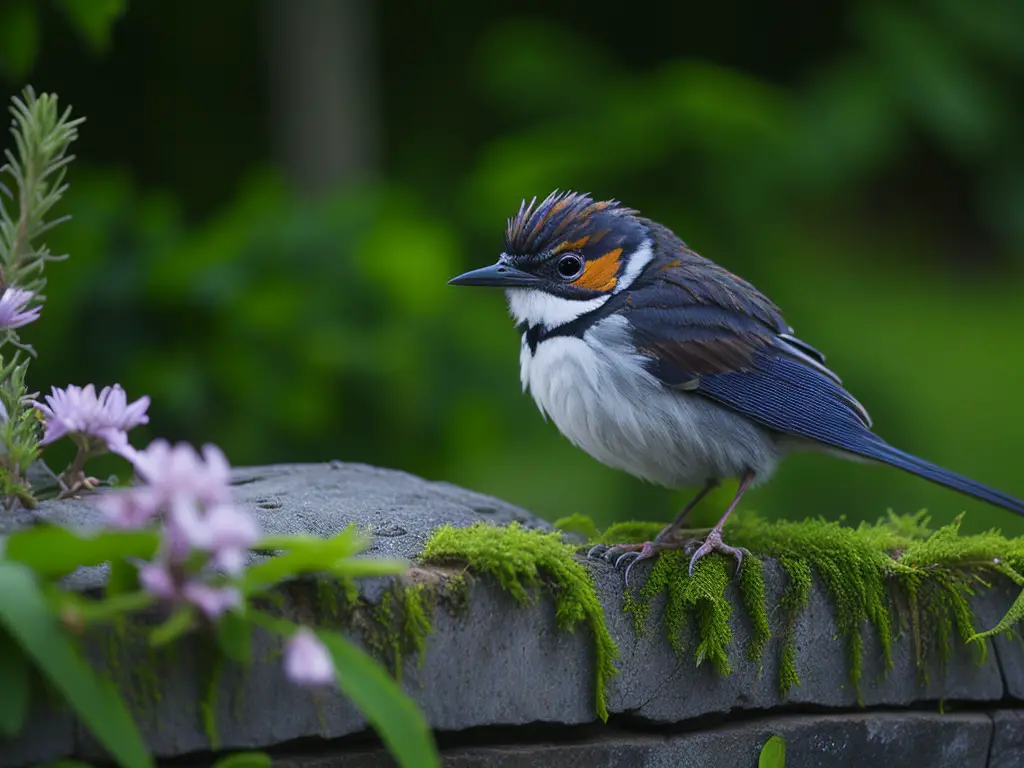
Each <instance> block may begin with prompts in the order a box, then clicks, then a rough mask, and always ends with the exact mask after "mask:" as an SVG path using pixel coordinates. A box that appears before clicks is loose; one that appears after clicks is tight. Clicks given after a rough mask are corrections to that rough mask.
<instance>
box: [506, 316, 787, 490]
mask: <svg viewBox="0 0 1024 768" xmlns="http://www.w3.org/2000/svg"><path fill="white" fill-rule="evenodd" d="M626 322H627V321H626V320H625V319H624V318H622V317H618V316H611V317H608V318H606V319H604V320H601V321H599V322H598V323H597V324H595V325H594V326H593V327H592V328H591V329H590V330H588V331H587V332H586V334H585V335H584V338H583V339H580V338H576V337H573V336H553V337H550V338H547V339H545V340H543V341H541V342H540V343H539V344H538V345H537V348H536V352H534V353H532V354H531V351H530V347H529V345H528V344H527V342H526V338H525V336H524V338H523V342H522V351H521V354H520V375H521V378H522V383H523V388H524V389H529V391H530V394H531V395H532V396H533V399H534V400H535V401H536V403H537V407H538V408H540V410H541V412H542V413H544V414H546V415H547V416H548V417H549V418H550V419H551V420H552V421H553V422H554V423H555V425H556V426H557V427H558V429H559V431H561V433H562V434H563V435H565V436H566V437H567V438H568V439H569V440H570V441H571V442H572V443H574V444H575V445H577V446H578V447H580V448H582V449H583V450H584V451H586V452H587V453H588V454H590V455H591V456H593V457H594V458H595V459H597V460H598V461H600V462H602V463H604V464H606V465H608V466H610V467H614V468H616V469H621V470H624V471H626V472H629V473H630V474H632V475H635V476H637V477H639V478H642V479H644V480H648V481H650V482H653V483H657V484H659V485H664V486H668V487H681V486H690V485H699V484H703V483H704V482H705V481H707V480H708V479H711V478H716V479H726V478H731V477H737V476H739V475H741V474H742V473H743V472H744V471H746V470H747V469H752V470H754V471H755V473H757V475H758V476H759V477H758V479H759V480H763V479H765V478H767V476H768V475H770V474H771V473H772V471H773V470H774V468H775V465H776V463H777V462H778V459H779V458H780V446H778V445H777V443H776V441H775V439H774V437H773V436H772V435H771V434H770V433H768V432H766V431H765V430H763V429H761V428H759V427H757V426H756V425H755V424H753V423H752V422H750V421H749V420H747V419H745V418H743V417H741V416H738V415H736V414H734V413H732V412H731V411H728V410H726V409H724V408H722V407H720V406H718V405H716V404H714V403H713V402H711V401H708V400H705V399H704V398H702V397H700V396H699V395H691V394H687V393H684V392H678V391H675V390H671V389H669V388H667V387H665V386H664V385H662V384H661V383H660V382H659V381H658V380H656V379H655V378H654V377H653V376H651V374H649V373H648V372H647V371H646V370H645V369H644V368H643V366H642V364H641V361H640V358H639V357H638V356H637V355H636V354H635V351H634V348H633V346H632V344H631V342H630V341H629V336H628V332H627V326H626Z"/></svg>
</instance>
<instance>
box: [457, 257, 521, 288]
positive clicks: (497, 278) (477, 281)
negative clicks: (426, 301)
mask: <svg viewBox="0 0 1024 768" xmlns="http://www.w3.org/2000/svg"><path fill="white" fill-rule="evenodd" d="M539 282H540V279H539V278H537V277H534V276H533V275H531V274H528V273H526V272H523V271H522V270H519V269H516V268H515V267H510V266H508V265H507V264H502V263H501V262H499V263H497V264H491V266H489V267H481V268H480V269H474V270H472V271H470V272H466V273H465V274H462V275H459V276H458V277H453V278H452V279H451V280H449V281H448V285H486V286H489V287H492V288H521V287H523V286H527V285H536V284H537V283H539Z"/></svg>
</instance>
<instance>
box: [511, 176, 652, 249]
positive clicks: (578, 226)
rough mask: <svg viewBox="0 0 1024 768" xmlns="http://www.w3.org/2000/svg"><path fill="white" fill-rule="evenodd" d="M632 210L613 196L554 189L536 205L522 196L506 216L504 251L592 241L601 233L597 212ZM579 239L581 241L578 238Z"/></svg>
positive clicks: (629, 212) (600, 217) (545, 247)
mask: <svg viewBox="0 0 1024 768" xmlns="http://www.w3.org/2000/svg"><path fill="white" fill-rule="evenodd" d="M633 213H636V211H633V210H630V209H629V208H623V207H621V206H620V205H619V203H618V201H617V200H603V201H596V202H595V201H594V200H593V199H592V198H591V197H590V196H589V195H586V194H580V193H577V192H559V191H558V190H555V191H554V192H552V193H551V194H550V195H548V196H547V197H546V198H545V199H544V201H543V202H542V203H541V204H540V205H537V198H536V197H535V198H533V200H531V201H530V202H529V203H527V202H526V201H525V200H523V202H522V204H521V205H520V206H519V213H517V214H516V215H515V216H513V217H511V218H510V219H509V220H508V226H507V227H506V229H505V252H506V253H508V254H517V255H534V254H538V253H541V252H542V251H545V250H547V249H548V248H554V247H556V246H559V245H560V244H561V243H563V242H564V243H565V244H566V247H571V246H573V245H574V244H576V243H579V244H580V245H579V246H577V247H581V246H582V244H585V243H586V240H583V238H587V239H590V240H591V242H594V241H596V240H597V239H598V238H600V237H601V236H603V234H604V232H603V231H602V229H603V228H602V227H601V226H598V223H599V221H600V220H602V219H605V217H604V216H601V215H600V214H614V215H628V214H633ZM581 240H582V243H580V241H581Z"/></svg>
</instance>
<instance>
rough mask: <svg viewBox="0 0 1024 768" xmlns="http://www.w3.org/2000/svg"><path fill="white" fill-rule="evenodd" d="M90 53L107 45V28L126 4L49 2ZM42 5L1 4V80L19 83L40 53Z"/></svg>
mask: <svg viewBox="0 0 1024 768" xmlns="http://www.w3.org/2000/svg"><path fill="white" fill-rule="evenodd" d="M51 4H52V5H53V6H54V7H56V8H57V9H59V10H60V11H61V13H62V14H63V15H64V16H65V18H66V19H67V21H68V23H70V25H71V26H72V27H73V28H74V29H75V31H76V32H78V33H79V34H80V35H81V36H82V38H83V39H84V40H85V42H86V43H87V44H88V45H89V47H90V48H92V49H93V51H95V52H97V53H101V52H103V51H105V50H106V49H107V47H108V45H109V43H110V28H111V26H113V24H114V22H115V21H116V20H117V19H118V18H119V17H120V16H121V15H122V14H123V13H124V11H125V6H126V5H127V0H51ZM41 5H42V4H41V3H39V2H36V0H5V2H4V3H2V4H0V78H5V79H9V80H12V81H17V80H22V79H23V78H24V77H25V76H26V75H27V74H28V73H29V71H30V70H31V69H32V67H33V65H34V64H35V61H36V56H37V55H38V52H39V44H40V37H41V35H40V27H41V26H42V24H41V19H40V16H41V15H42V9H41V7H40V6H41Z"/></svg>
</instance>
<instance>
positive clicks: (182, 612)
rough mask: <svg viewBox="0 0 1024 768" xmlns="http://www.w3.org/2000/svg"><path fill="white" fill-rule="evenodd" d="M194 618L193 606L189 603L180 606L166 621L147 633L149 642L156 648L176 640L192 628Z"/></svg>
mask: <svg viewBox="0 0 1024 768" xmlns="http://www.w3.org/2000/svg"><path fill="white" fill-rule="evenodd" d="M195 619H196V611H195V608H193V607H192V606H191V605H183V606H181V607H180V608H178V609H177V610H176V611H175V612H174V613H172V614H171V615H170V616H169V617H168V618H167V620H166V621H164V622H163V623H162V624H160V625H159V626H158V627H157V628H156V629H154V630H153V631H152V632H150V633H149V644H150V645H152V646H153V647H154V648H156V647H158V646H161V645H167V644H168V643H170V642H172V641H174V640H177V639H178V638H179V637H181V636H182V635H183V634H185V633H186V632H188V631H189V630H190V629H192V625H193V624H195Z"/></svg>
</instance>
